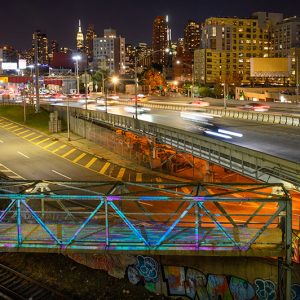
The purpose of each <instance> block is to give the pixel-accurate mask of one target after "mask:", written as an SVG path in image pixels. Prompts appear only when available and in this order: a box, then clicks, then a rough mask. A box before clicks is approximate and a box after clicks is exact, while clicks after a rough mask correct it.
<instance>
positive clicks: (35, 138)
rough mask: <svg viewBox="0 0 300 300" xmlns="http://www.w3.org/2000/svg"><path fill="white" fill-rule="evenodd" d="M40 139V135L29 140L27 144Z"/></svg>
mask: <svg viewBox="0 0 300 300" xmlns="http://www.w3.org/2000/svg"><path fill="white" fill-rule="evenodd" d="M40 137H42V135H38V136H36V137H34V138H32V139H30V140H29V142H32V141H34V140H37V139H38V138H40Z"/></svg>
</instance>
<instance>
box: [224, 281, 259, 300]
mask: <svg viewBox="0 0 300 300" xmlns="http://www.w3.org/2000/svg"><path fill="white" fill-rule="evenodd" d="M229 288H230V291H231V294H232V298H233V299H234V300H251V299H253V298H254V296H255V291H254V288H253V286H252V285H251V284H250V283H248V282H247V281H246V280H244V279H241V278H237V277H231V278H230V284H229Z"/></svg>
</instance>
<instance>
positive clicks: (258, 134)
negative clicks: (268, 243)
mask: <svg viewBox="0 0 300 300" xmlns="http://www.w3.org/2000/svg"><path fill="white" fill-rule="evenodd" d="M55 105H64V103H62V102H61V103H56V104H55ZM70 105H71V106H73V107H81V108H85V105H84V104H80V103H78V102H70ZM88 109H90V110H95V109H96V106H95V104H93V103H90V104H88ZM108 113H111V114H118V115H125V116H129V117H132V116H133V114H132V113H128V112H126V111H125V110H124V106H122V105H115V106H109V107H108ZM138 118H139V119H140V120H144V121H148V122H153V123H157V124H162V125H167V126H170V127H174V128H179V129H183V130H187V131H192V132H196V133H199V134H202V131H201V129H199V127H202V125H201V124H197V123H193V122H191V121H188V120H185V119H183V118H182V117H181V116H180V112H177V111H172V110H161V109H151V111H149V112H147V113H143V114H139V116H138ZM211 122H212V123H214V124H216V125H218V127H220V128H222V129H226V130H230V131H234V132H237V133H241V134H243V137H241V138H233V139H231V140H230V141H228V140H226V141H227V142H230V143H233V144H236V145H239V146H242V147H245V148H249V149H253V150H256V151H260V152H263V153H267V154H270V155H273V156H276V157H280V158H284V159H287V160H291V161H294V162H299V163H300V155H299V148H300V130H299V128H296V127H292V126H282V125H276V124H267V123H256V122H253V121H252V122H251V121H246V120H237V119H229V118H220V117H215V118H214V119H213V121H211Z"/></svg>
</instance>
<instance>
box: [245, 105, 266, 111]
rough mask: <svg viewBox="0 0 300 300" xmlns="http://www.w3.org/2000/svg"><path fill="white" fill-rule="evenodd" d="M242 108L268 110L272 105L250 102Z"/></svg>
mask: <svg viewBox="0 0 300 300" xmlns="http://www.w3.org/2000/svg"><path fill="white" fill-rule="evenodd" d="M240 108H241V109H244V110H253V111H268V110H269V108H270V106H269V105H266V104H261V103H248V104H246V105H244V106H241V107H240Z"/></svg>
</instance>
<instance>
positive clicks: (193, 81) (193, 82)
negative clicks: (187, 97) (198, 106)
mask: <svg viewBox="0 0 300 300" xmlns="http://www.w3.org/2000/svg"><path fill="white" fill-rule="evenodd" d="M194 84H195V74H194V64H192V98H194Z"/></svg>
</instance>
